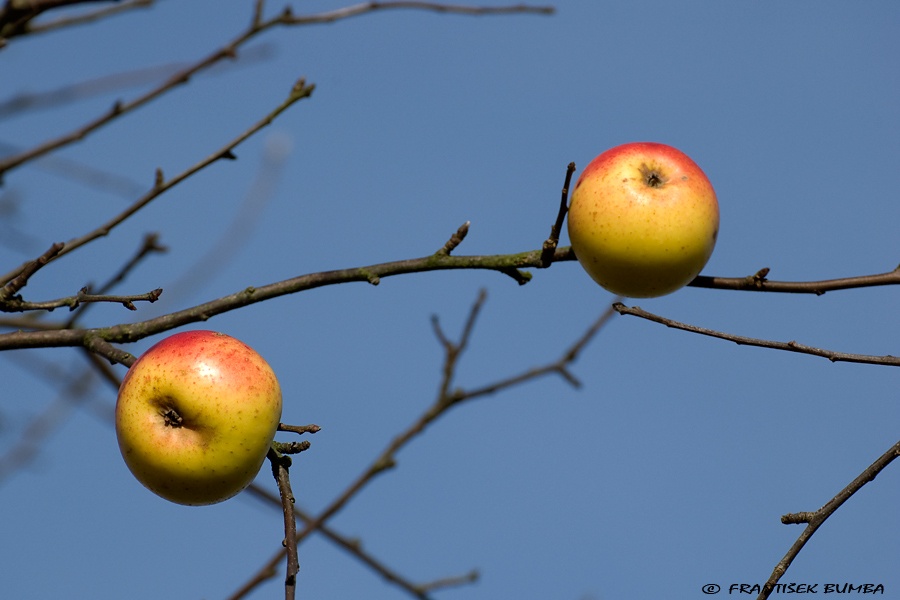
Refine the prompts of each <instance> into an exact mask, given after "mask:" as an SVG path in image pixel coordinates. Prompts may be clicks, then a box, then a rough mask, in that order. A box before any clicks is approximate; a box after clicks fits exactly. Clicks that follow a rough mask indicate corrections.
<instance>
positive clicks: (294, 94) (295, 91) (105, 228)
mask: <svg viewBox="0 0 900 600" xmlns="http://www.w3.org/2000/svg"><path fill="white" fill-rule="evenodd" d="M314 88H315V86H313V85H307V84H306V82H305V80H303V79H300V80H299V81H297V83H296V84H294V87H293V88H292V89H291V92H290V94H288V97H287V98H286V99H285V100H284V102H282V103H281V104H280V105H279V106H277V107H276V108H275V109H274V110H272V111H271V112H270V113H269V114H268V115H266V116H265V117H263V118H262V119H261V120H260V121H258V122H257V123H256V124H254V125H253V126H251V127H250V128H249V129H247V130H246V131H245V132H244V133H242V134H240V135H239V136H237V137H236V138H234V139H233V140H231V141H230V142H228V143H227V144H225V145H224V146H223V147H222V148H220V149H219V150H217V151H216V152H214V153H213V154H211V155H210V156H208V157H206V158H204V159H203V160H201V161H200V162H198V163H196V164H194V165H193V166H191V167H189V168H188V169H186V170H184V171H182V172H181V173H179V174H178V175H176V176H175V177H173V178H171V179H169V180H168V181H167V180H166V179H165V177H164V176H163V174H162V171H161V170H157V172H156V181H155V183H154V185H153V188H152V189H151V190H150V191H148V192H147V193H146V194H144V195H143V196H142V197H141V198H139V199H138V200H137V201H136V202H134V203H133V204H132V205H131V206H129V207H128V208H127V209H125V210H124V211H122V212H121V213H119V214H118V215H116V216H115V217H113V218H112V219H110V220H109V221H107V222H106V223H104V224H103V225H101V226H100V227H97V228H96V229H94V230H93V231H90V232H88V233H87V234H85V235H82V236H81V237H77V238H74V239H71V240H69V241H68V242H66V243H65V246H64V247H63V248H62V249H61V250H60V251H59V252H57V253H56V254H55V255H54V256H53V257H52V258H53V259H56V258H59V257H61V256H64V255H66V254H68V253H69V252H71V251H73V250H75V249H76V248H79V247H81V246H84V245H85V244H87V243H88V242H91V241H93V240H95V239H97V238H100V237H103V236H106V235H108V234H109V232H110V231H111V230H112V229H113V228H115V227H116V226H118V225H120V224H121V223H122V222H123V221H125V220H126V219H127V218H129V217H130V216H132V215H133V214H134V213H136V212H137V211H139V210H140V209H142V208H144V207H145V206H146V205H147V204H149V203H150V202H151V201H152V200H154V199H155V198H157V197H158V196H160V195H161V194H163V193H164V192H167V191H168V190H170V189H171V188H173V187H175V186H176V185H178V184H179V183H181V182H182V181H184V180H185V179H187V178H188V177H190V176H192V175H194V174H196V173H197V172H199V171H201V170H203V169H205V168H206V167H208V166H209V165H211V164H213V163H214V162H216V161H218V160H221V159H227V158H234V153H233V150H234V149H235V148H236V147H237V146H238V145H240V144H241V143H242V142H244V141H245V140H246V139H247V138H249V137H250V136H252V135H254V134H255V133H256V132H258V131H259V130H260V129H263V128H264V127H266V126H268V125H269V124H271V123H272V121H274V120H275V118H276V117H278V115H280V114H281V113H282V112H284V111H285V110H287V109H288V108H289V107H290V106H292V105H293V104H294V103H295V102H297V101H299V100H302V99H303V98H308V97H309V96H310V95H311V94H312V92H313V89H314ZM26 266H27V264H26V265H23V266H21V267H19V268H17V269H14V270H13V271H11V272H10V273H7V274H6V275H4V276H2V277H0V283H6V282H8V281H10V280H11V279H13V278H15V277H16V276H18V275H19V274H20V273H22V271H23V270H24V269H25V267H26Z"/></svg>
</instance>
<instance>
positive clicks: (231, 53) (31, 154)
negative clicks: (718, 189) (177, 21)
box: [0, 0, 553, 180]
mask: <svg viewBox="0 0 900 600" xmlns="http://www.w3.org/2000/svg"><path fill="white" fill-rule="evenodd" d="M40 1H41V2H65V1H69V2H71V1H73V0H40ZM74 1H84V0H74ZM396 8H403V9H419V10H430V11H437V12H444V13H457V14H468V15H490V14H511V13H537V14H551V13H552V12H553V8H552V7H531V6H527V5H523V4H519V5H515V6H507V7H486V8H480V7H473V6H460V5H450V4H440V3H435V2H369V3H364V4H357V5H355V6H350V7H347V8H343V9H338V10H335V11H330V12H325V13H319V14H316V15H308V16H295V15H294V14H293V13H292V12H291V9H290V7H288V8H287V9H285V10H284V11H282V13H281V14H279V15H278V16H276V17H273V18H272V19H269V20H268V21H262V20H260V16H261V12H262V6H261V4H260V3H257V4H256V6H255V7H254V17H253V19H252V20H251V23H250V26H249V27H248V28H247V29H246V30H245V31H243V32H242V33H240V34H239V35H238V36H237V37H235V38H234V39H233V40H232V41H231V42H229V43H228V44H226V45H225V46H222V47H221V48H219V49H218V50H216V51H214V52H212V53H211V54H209V55H208V56H206V57H205V58H203V59H201V60H199V61H197V62H196V63H194V64H192V65H190V66H188V67H186V68H184V69H182V70H180V71H178V72H177V73H175V74H174V75H172V76H171V77H170V78H169V79H167V80H166V81H164V82H163V83H161V84H160V85H158V86H156V87H154V88H153V89H151V90H149V91H148V92H146V93H144V94H142V95H140V96H138V97H137V98H135V99H133V100H130V101H128V102H121V101H120V102H116V103H115V104H114V105H113V106H112V107H111V108H110V109H109V110H107V111H106V112H105V113H104V114H102V115H100V116H99V117H96V118H94V119H93V120H91V121H89V122H87V123H85V124H84V125H82V126H81V127H78V128H77V129H75V130H73V131H71V132H69V133H67V134H63V135H61V136H59V137H57V138H54V139H52V140H48V141H46V142H44V143H43V144H39V145H38V146H35V147H34V148H31V149H30V150H26V151H24V152H20V153H18V154H15V155H13V156H9V157H6V158H5V159H3V160H0V180H2V177H3V174H4V173H6V172H7V171H10V170H12V169H14V168H16V167H18V166H20V165H22V164H23V163H26V162H28V161H30V160H33V159H35V158H37V157H39V156H43V155H44V154H47V153H48V152H52V151H53V150H56V149H58V148H62V147H63V146H67V145H69V144H71V143H74V142H77V141H79V140H81V139H84V138H85V137H86V136H87V135H89V134H91V133H93V132H94V131H96V130H97V129H99V128H100V127H103V126H104V125H106V124H107V123H109V122H111V121H113V120H115V119H117V118H119V117H121V116H122V115H124V114H126V113H129V112H131V111H133V110H135V109H136V108H139V107H141V106H143V105H144V104H147V103H149V102H150V101H152V100H155V99H156V98H158V97H159V96H161V95H163V94H165V93H167V92H169V91H171V90H172V89H174V88H175V87H177V86H179V85H181V84H184V83H187V82H188V81H189V80H190V79H191V77H193V76H194V75H196V74H197V73H199V72H201V71H203V70H205V69H208V68H210V67H211V66H213V65H215V64H216V63H218V62H219V61H222V60H225V59H232V58H234V57H235V56H236V55H237V51H238V49H239V48H240V47H241V46H243V45H244V44H245V43H246V42H247V41H248V40H250V39H252V38H253V37H255V36H256V35H258V34H259V33H261V32H263V31H265V30H267V29H269V28H271V27H275V26H279V25H286V26H295V25H310V24H314V23H331V22H333V21H337V20H341V19H345V18H348V17H352V16H356V15H361V14H364V13H369V12H374V11H376V10H382V9H396ZM29 18H30V17H29ZM0 35H2V30H0ZM0 39H2V38H0Z"/></svg>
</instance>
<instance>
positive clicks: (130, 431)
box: [116, 331, 281, 505]
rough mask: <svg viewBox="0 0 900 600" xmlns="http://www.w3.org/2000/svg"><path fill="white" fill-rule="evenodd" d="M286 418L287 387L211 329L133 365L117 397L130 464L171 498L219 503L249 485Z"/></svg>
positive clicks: (173, 341) (248, 351)
mask: <svg viewBox="0 0 900 600" xmlns="http://www.w3.org/2000/svg"><path fill="white" fill-rule="evenodd" d="M280 420H281V388H280V386H279V385H278V380H277V379H276V377H275V373H274V372H273V371H272V368H271V367H270V366H269V364H268V363H267V362H266V361H265V360H264V359H263V358H262V357H261V356H260V355H259V354H257V353H256V351H254V350H253V349H252V348H250V347H249V346H247V345H246V344H244V343H243V342H241V341H239V340H237V339H235V338H233V337H230V336H227V335H225V334H222V333H216V332H214V331H186V332H183V333H177V334H175V335H172V336H170V337H167V338H166V339H164V340H162V341H160V342H159V343H157V344H156V345H155V346H153V347H151V348H150V349H149V350H147V352H146V353H144V354H143V355H142V356H141V357H140V358H139V359H138V360H137V361H136V362H135V363H134V364H133V365H132V366H131V368H130V369H129V370H128V373H127V374H126V375H125V379H124V380H123V381H122V385H121V387H120V388H119V398H118V401H117V402H116V436H117V438H118V440H119V449H120V450H121V452H122V457H123V458H124V459H125V464H126V465H128V468H129V470H131V472H132V474H134V476H135V477H136V478H137V480H138V481H140V482H141V483H142V484H143V485H144V486H145V487H146V488H148V489H149V490H150V491H152V492H154V493H156V494H157V495H159V496H162V497H163V498H165V499H167V500H171V501H172V502H177V503H179V504H187V505H204V504H214V503H216V502H221V501H223V500H227V499H228V498H231V497H232V496H234V495H235V494H237V493H238V492H240V491H241V490H243V489H244V488H246V487H247V486H248V485H249V484H250V482H251V481H253V478H254V477H255V476H256V474H257V473H258V472H259V469H260V467H261V466H262V463H263V460H265V457H266V453H267V452H268V450H269V446H270V445H271V443H272V440H273V438H274V437H275V431H276V429H277V428H278V424H279V422H280Z"/></svg>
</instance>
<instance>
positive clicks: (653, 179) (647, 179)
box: [641, 164, 669, 188]
mask: <svg viewBox="0 0 900 600" xmlns="http://www.w3.org/2000/svg"><path fill="white" fill-rule="evenodd" d="M641 177H642V178H643V179H644V183H645V184H647V185H648V186H650V187H652V188H658V187H662V186H664V185H665V184H666V183H667V182H668V181H669V178H668V177H666V176H665V175H663V174H662V173H660V172H659V169H657V168H655V167H648V166H647V165H646V164H641Z"/></svg>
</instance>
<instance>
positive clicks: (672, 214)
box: [568, 142, 719, 298]
mask: <svg viewBox="0 0 900 600" xmlns="http://www.w3.org/2000/svg"><path fill="white" fill-rule="evenodd" d="M568 221H569V224H568V228H569V240H570V242H571V244H572V249H573V250H574V251H575V256H576V257H577V258H578V262H580V263H581V266H582V267H583V268H584V270H585V271H587V272H588V274H589V275H590V276H591V277H592V278H593V279H594V281H596V282H597V283H599V284H600V285H601V286H602V287H603V288H605V289H607V290H608V291H610V292H612V293H614V294H618V295H621V296H629V297H632V298H653V297H656V296H663V295H665V294H670V293H672V292H674V291H675V290H678V289H680V288H681V287H683V286H685V285H687V284H688V283H689V282H690V281H691V280H692V279H693V278H694V277H696V276H697V275H698V274H699V273H700V271H701V270H702V269H703V267H704V266H705V265H706V261H708V260H709V257H710V255H712V252H713V248H714V247H715V245H716V236H717V235H718V232H719V203H718V201H717V200H716V192H715V191H714V190H713V186H712V184H711V183H710V182H709V179H708V178H707V177H706V175H705V174H704V173H703V171H702V170H701V169H700V167H698V166H697V163H695V162H694V161H693V160H691V159H690V157H688V155H686V154H685V153H683V152H681V151H680V150H678V149H676V148H673V147H671V146H667V145H665V144H658V143H653V142H635V143H630V144H623V145H621V146H616V147H615V148H611V149H609V150H607V151H606V152H604V153H602V154H600V155H599V156H597V157H596V158H595V159H594V160H592V161H591V162H590V164H588V166H587V167H586V168H585V169H584V171H583V172H582V173H581V176H579V178H578V181H577V182H576V183H575V188H574V190H573V192H572V197H571V202H570V206H569V216H568Z"/></svg>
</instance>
